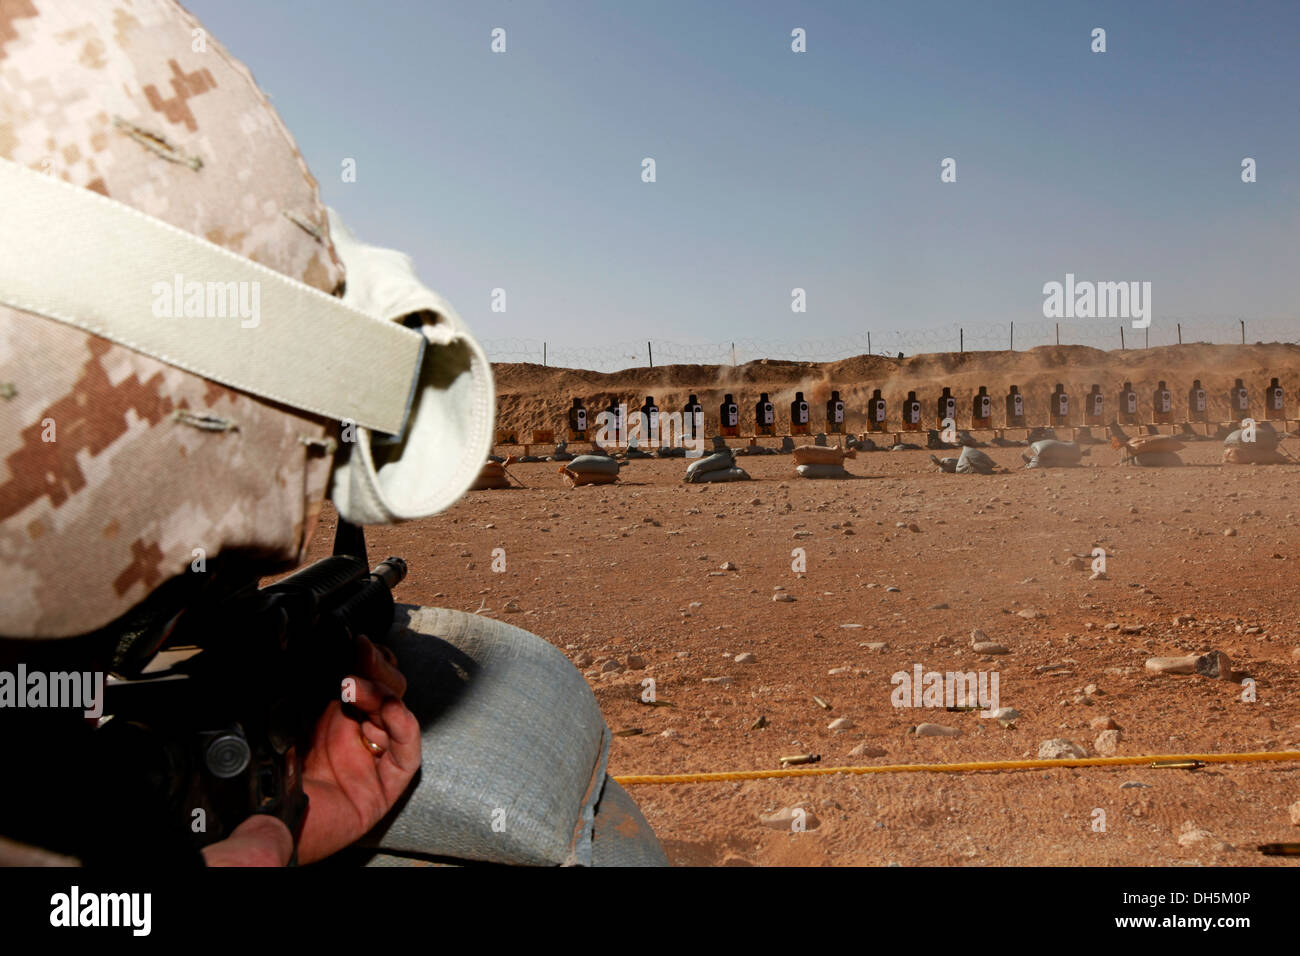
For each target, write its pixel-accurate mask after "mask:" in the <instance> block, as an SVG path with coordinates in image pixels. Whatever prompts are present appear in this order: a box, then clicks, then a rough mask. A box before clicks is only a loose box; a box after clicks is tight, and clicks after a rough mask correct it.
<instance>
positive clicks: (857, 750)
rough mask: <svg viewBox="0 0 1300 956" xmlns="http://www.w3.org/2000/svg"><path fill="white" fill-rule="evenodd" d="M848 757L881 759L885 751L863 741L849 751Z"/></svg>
mask: <svg viewBox="0 0 1300 956" xmlns="http://www.w3.org/2000/svg"><path fill="white" fill-rule="evenodd" d="M849 756H850V757H883V756H885V751H884V750H883V749H881V748H880V747H873V746H872V745H871V744H869V743H867V742H866V741H865V740H864V741H863V742H862V743H860V744H858V745H857V746H856V747H854V748H853V749H852V750H850V751H849Z"/></svg>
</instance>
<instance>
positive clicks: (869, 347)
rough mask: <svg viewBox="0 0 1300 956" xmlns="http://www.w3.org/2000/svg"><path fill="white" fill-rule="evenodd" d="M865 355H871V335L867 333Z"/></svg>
mask: <svg viewBox="0 0 1300 956" xmlns="http://www.w3.org/2000/svg"><path fill="white" fill-rule="evenodd" d="M867 354H868V355H870V354H872V353H871V333H870V332H868V333H867Z"/></svg>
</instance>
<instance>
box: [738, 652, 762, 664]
mask: <svg viewBox="0 0 1300 956" xmlns="http://www.w3.org/2000/svg"><path fill="white" fill-rule="evenodd" d="M756 660H758V658H757V657H755V656H754V655H753V654H750V653H749V652H746V653H744V654H737V655H736V663H737V664H752V663H754V661H756Z"/></svg>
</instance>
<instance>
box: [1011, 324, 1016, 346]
mask: <svg viewBox="0 0 1300 956" xmlns="http://www.w3.org/2000/svg"><path fill="white" fill-rule="evenodd" d="M1010 345H1011V351H1012V352H1014V351H1015V350H1016V323H1014V322H1012V323H1011V343H1010Z"/></svg>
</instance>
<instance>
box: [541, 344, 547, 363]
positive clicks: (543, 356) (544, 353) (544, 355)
mask: <svg viewBox="0 0 1300 956" xmlns="http://www.w3.org/2000/svg"><path fill="white" fill-rule="evenodd" d="M542 368H546V343H545V342H543V343H542Z"/></svg>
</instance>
